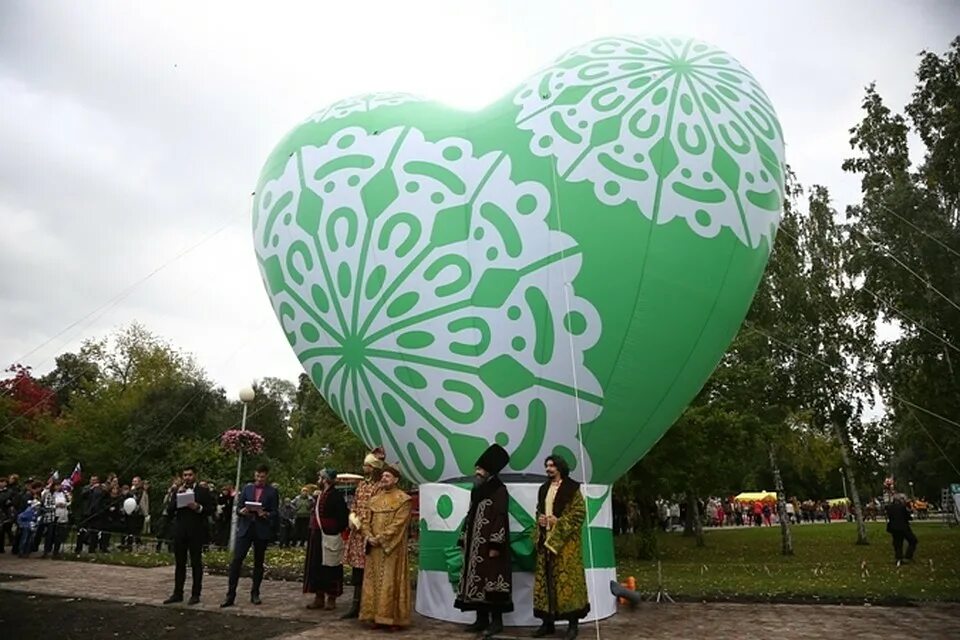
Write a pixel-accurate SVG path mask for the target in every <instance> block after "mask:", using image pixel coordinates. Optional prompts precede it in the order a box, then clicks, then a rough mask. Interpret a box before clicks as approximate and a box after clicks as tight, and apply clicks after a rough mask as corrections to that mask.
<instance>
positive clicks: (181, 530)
mask: <svg viewBox="0 0 960 640" xmlns="http://www.w3.org/2000/svg"><path fill="white" fill-rule="evenodd" d="M180 477H181V482H180V483H179V484H176V485H173V486H172V487H170V490H169V492H168V501H167V515H168V516H169V517H170V519H171V524H172V534H173V553H174V557H175V559H176V569H175V571H174V578H173V580H174V582H173V593H172V594H171V595H170V597H169V598H167V599H166V600H164V601H163V604H172V603H174V602H183V587H184V583H185V582H186V580H187V554H188V553H189V554H190V567H191V570H192V573H193V588H192V590H191V592H190V600H189V601H188V604H197V603H198V602H200V592H201V590H202V589H203V553H202V552H203V545H204V544H205V543H206V542H207V536H208V535H209V531H208V529H207V514H208V513H210V512H212V511H213V509H214V503H213V496H212V495H211V494H210V491H209V489H205V488H203V487H202V486H200V484H199V483H198V481H197V470H196V468H195V467H193V466H190V465H187V466H185V467H184V468H183V470H182V471H181V472H180ZM191 494H192V496H193V497H192V498H190V495H191ZM181 495H182V496H184V497H183V498H179V496H181Z"/></svg>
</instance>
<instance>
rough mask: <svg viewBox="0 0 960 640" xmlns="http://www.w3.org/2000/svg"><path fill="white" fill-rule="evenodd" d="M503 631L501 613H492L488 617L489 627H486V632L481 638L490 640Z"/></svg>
mask: <svg viewBox="0 0 960 640" xmlns="http://www.w3.org/2000/svg"><path fill="white" fill-rule="evenodd" d="M502 631H503V613H501V612H500V611H494V612H493V613H492V614H491V615H490V626H489V627H487V630H486V631H485V632H484V634H483V637H484V639H485V640H490V638H493V637H494V636H496V635H497V634H498V633H500V632H502Z"/></svg>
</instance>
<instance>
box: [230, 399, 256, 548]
mask: <svg viewBox="0 0 960 640" xmlns="http://www.w3.org/2000/svg"><path fill="white" fill-rule="evenodd" d="M239 395H240V402H242V403H243V417H242V418H241V419H240V431H246V430H247V404H249V403H250V402H253V399H254V397H255V394H254V392H253V389H252V388H251V387H244V388H243V389H240V394H239ZM242 464H243V449H240V450H239V451H238V452H237V481H236V482H235V483H234V485H233V509H232V513H231V515H230V543H229V547H228V548H229V549H230V553H231V554H232V553H233V549H234V547H235V546H236V544H237V518H238V517H239V516H238V514H237V507H238V506H239V505H238V504H237V500H239V499H240V466H241V465H242Z"/></svg>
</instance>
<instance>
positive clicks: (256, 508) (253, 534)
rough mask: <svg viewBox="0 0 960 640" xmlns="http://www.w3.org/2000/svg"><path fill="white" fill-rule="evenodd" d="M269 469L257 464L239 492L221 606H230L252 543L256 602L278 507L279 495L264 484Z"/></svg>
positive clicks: (235, 595) (255, 601) (254, 596)
mask: <svg viewBox="0 0 960 640" xmlns="http://www.w3.org/2000/svg"><path fill="white" fill-rule="evenodd" d="M269 474H270V468H269V467H268V466H267V465H265V464H261V465H260V466H258V467H257V470H256V472H255V473H254V475H253V478H254V480H253V482H252V483H249V484H247V485H246V486H245V487H244V488H243V491H241V492H240V496H239V500H237V504H236V507H235V508H236V510H237V513H238V514H239V515H240V522H239V523H238V524H237V540H236V546H235V547H234V550H233V561H232V562H231V563H230V580H229V586H228V587H227V598H226V599H225V600H224V601H223V604H221V605H220V606H221V607H232V606H233V603H234V601H235V600H236V599H237V583H239V582H240V568H241V567H243V561H244V559H245V558H246V557H247V553H248V552H249V551H250V547H251V546H253V587H252V588H251V589H250V602H252V603H253V604H260V602H261V600H260V583H261V582H263V557H264V555H265V554H266V552H267V543H268V542H270V540H271V539H272V538H273V530H274V523H275V521H276V518H277V511H278V509H279V508H280V495H279V494H278V493H277V490H276V489H275V488H273V487H271V486H270V485H269V484H267V476H268V475H269Z"/></svg>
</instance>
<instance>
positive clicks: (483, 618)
mask: <svg viewBox="0 0 960 640" xmlns="http://www.w3.org/2000/svg"><path fill="white" fill-rule="evenodd" d="M489 626H490V616H489V615H487V612H486V611H477V620H476V622H474V623H473V624H471V625H468V626H467V627H466V628H465V629H464V631H465V632H466V633H481V632H483V631H485V630H486V629H487V627H489Z"/></svg>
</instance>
